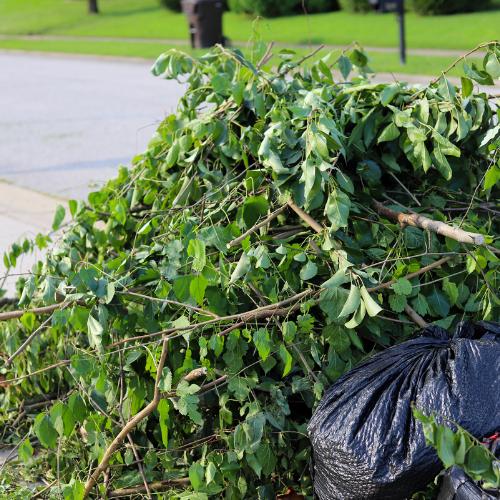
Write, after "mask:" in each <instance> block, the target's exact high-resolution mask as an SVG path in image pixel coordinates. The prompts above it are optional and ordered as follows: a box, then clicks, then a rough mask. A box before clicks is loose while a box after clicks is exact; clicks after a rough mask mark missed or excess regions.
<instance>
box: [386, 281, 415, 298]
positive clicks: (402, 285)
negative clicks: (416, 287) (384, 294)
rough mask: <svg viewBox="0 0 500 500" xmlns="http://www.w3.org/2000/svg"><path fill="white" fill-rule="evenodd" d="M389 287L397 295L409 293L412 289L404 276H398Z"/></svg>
mask: <svg viewBox="0 0 500 500" xmlns="http://www.w3.org/2000/svg"><path fill="white" fill-rule="evenodd" d="M391 288H392V289H393V290H394V291H395V292H396V293H397V294H399V295H410V294H411V292H412V289H413V288H412V286H411V283H410V282H409V281H408V280H407V279H406V278H399V279H398V281H396V283H393V284H392V285H391Z"/></svg>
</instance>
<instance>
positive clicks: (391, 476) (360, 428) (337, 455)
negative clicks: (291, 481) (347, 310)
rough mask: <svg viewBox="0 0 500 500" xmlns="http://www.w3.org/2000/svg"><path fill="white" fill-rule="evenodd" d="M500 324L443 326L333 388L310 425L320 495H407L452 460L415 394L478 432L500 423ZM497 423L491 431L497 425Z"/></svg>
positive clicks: (342, 499)
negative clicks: (416, 408)
mask: <svg viewBox="0 0 500 500" xmlns="http://www.w3.org/2000/svg"><path fill="white" fill-rule="evenodd" d="M499 382H500V324H499V323H492V322H479V323H477V324H474V323H472V322H470V321H467V322H462V323H460V324H459V325H458V326H457V329H456V331H455V334H454V336H453V337H452V338H450V335H449V334H448V333H447V332H446V330H444V329H443V328H441V327H438V326H431V327H427V328H426V329H425V330H424V331H423V332H422V335H421V336H420V337H417V338H414V339H412V340H409V341H407V342H403V343H401V344H399V345H396V346H394V347H391V348H389V349H386V350H385V351H382V352H379V353H377V354H375V355H373V356H370V357H369V358H367V359H366V360H364V361H362V362H361V363H359V364H358V365H357V366H356V367H355V368H354V369H353V370H351V371H350V372H349V373H347V374H346V375H344V376H342V377H340V378H339V379H338V380H337V381H336V382H335V383H334V384H333V385H332V386H331V387H330V389H329V390H328V391H327V393H326V394H325V395H324V397H323V399H322V400H321V402H320V404H319V406H318V407H317V409H316V411H315V413H314V415H313V416H312V419H311V421H310V422H309V425H308V432H309V437H310V440H311V444H312V449H313V463H314V467H313V469H314V471H313V472H314V476H313V480H314V489H315V491H316V493H317V495H318V497H319V498H320V500H381V499H384V500H404V499H406V498H411V496H412V495H413V494H414V493H415V492H417V491H421V490H424V489H425V488H426V487H427V485H428V484H429V483H430V482H431V481H433V480H434V478H435V477H436V475H437V474H438V473H439V472H440V470H441V469H442V468H443V464H442V462H441V460H440V459H439V457H438V455H437V452H436V450H435V449H434V448H432V447H430V446H426V445H425V437H424V433H423V427H422V424H421V423H420V422H418V421H416V420H415V419H414V417H413V413H412V408H411V403H412V402H413V401H415V402H416V403H418V404H420V405H422V406H425V407H427V408H431V409H433V410H436V411H438V412H439V413H441V414H443V415H444V416H446V417H447V418H449V419H450V420H452V421H454V422H456V423H457V424H458V425H460V426H461V427H463V428H465V429H466V430H467V431H469V432H470V433H471V434H472V435H474V436H475V437H478V438H480V437H481V436H485V435H491V433H492V432H493V431H494V430H495V429H499V428H500V398H499V397H498V386H499ZM489 433H490V434H489Z"/></svg>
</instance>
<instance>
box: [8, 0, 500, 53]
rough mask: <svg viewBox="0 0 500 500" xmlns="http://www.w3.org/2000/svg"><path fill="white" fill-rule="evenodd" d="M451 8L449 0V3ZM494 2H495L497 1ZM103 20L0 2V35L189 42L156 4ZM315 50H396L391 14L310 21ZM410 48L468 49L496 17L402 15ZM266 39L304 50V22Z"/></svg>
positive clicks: (176, 20) (128, 7)
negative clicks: (357, 45) (353, 46)
mask: <svg viewBox="0 0 500 500" xmlns="http://www.w3.org/2000/svg"><path fill="white" fill-rule="evenodd" d="M449 1H452V0H449ZM495 1H496V2H498V0H495ZM99 5H100V10H101V13H100V14H98V15H93V16H90V15H88V14H87V13H86V12H87V2H86V1H85V0H0V34H11V35H21V34H22V35H27V34H46V35H73V36H107V37H135V38H164V39H181V40H187V38H188V32H187V22H186V18H185V16H184V15H182V14H176V13H172V12H169V11H167V10H165V9H162V8H160V7H159V0H99ZM309 20H310V24H311V32H312V34H313V35H312V43H313V44H320V43H324V44H333V45H348V44H349V43H350V42H352V41H353V40H360V41H361V42H362V43H363V44H364V45H366V46H370V45H371V46H380V47H396V46H397V45H398V25H397V22H396V18H395V16H394V15H393V14H365V15H362V14H358V15H354V14H348V13H345V12H331V13H328V14H316V15H311V16H309ZM252 22H253V19H252V18H250V17H248V16H244V15H238V14H234V13H232V12H228V13H226V14H225V15H224V32H225V34H226V36H228V37H229V38H230V39H231V40H233V41H240V42H244V41H247V40H248V38H249V37H250V35H251V33H252ZM406 28H407V45H408V47H409V48H436V49H462V50H467V49H471V48H473V47H474V46H476V45H477V44H479V43H481V42H485V41H490V40H494V39H499V38H500V10H490V11H485V12H480V13H473V14H461V15H454V16H440V17H419V16H416V15H414V14H407V16H406ZM261 31H262V35H263V37H264V39H265V40H267V41H270V40H275V41H276V42H281V43H308V28H307V20H306V18H305V16H294V17H289V18H278V19H270V20H268V21H266V22H263V23H262V24H261Z"/></svg>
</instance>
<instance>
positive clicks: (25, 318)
mask: <svg viewBox="0 0 500 500" xmlns="http://www.w3.org/2000/svg"><path fill="white" fill-rule="evenodd" d="M35 319H36V318H35V315H34V314H33V313H32V312H31V311H29V312H25V313H24V314H23V315H22V316H21V323H22V324H23V325H24V326H25V327H26V328H27V329H28V330H29V331H31V330H33V327H34V326H35Z"/></svg>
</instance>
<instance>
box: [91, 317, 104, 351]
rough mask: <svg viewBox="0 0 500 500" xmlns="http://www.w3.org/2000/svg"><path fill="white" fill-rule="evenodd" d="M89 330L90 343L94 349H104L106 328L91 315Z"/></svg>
mask: <svg viewBox="0 0 500 500" xmlns="http://www.w3.org/2000/svg"><path fill="white" fill-rule="evenodd" d="M87 328H88V331H89V342H90V345H91V347H93V348H94V349H99V350H101V349H102V334H103V333H104V328H103V327H102V325H101V323H100V322H99V320H98V319H96V318H94V316H92V314H89V318H88V322H87Z"/></svg>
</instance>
